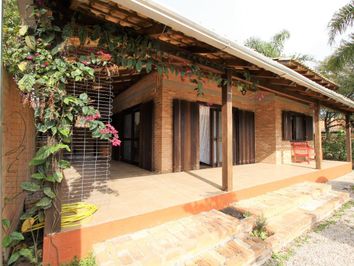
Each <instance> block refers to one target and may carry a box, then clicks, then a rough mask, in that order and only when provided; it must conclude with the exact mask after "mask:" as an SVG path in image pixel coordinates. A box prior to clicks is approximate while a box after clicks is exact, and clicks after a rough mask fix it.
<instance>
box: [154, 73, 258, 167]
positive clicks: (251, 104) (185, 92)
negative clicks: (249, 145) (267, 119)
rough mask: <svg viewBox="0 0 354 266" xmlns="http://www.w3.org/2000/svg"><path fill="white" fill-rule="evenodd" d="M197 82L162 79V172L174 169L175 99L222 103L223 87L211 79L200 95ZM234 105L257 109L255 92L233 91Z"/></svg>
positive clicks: (173, 78) (251, 109) (172, 78)
mask: <svg viewBox="0 0 354 266" xmlns="http://www.w3.org/2000/svg"><path fill="white" fill-rule="evenodd" d="M194 88H195V84H193V83H190V82H189V81H181V80H180V79H179V78H177V77H174V76H172V77H170V78H169V79H163V81H162V109H163V110H162V114H163V115H162V124H163V126H162V128H161V129H162V133H161V136H162V139H161V141H162V150H161V153H160V154H159V156H160V158H156V160H161V166H162V167H161V168H159V169H157V170H158V171H160V172H170V171H172V164H173V99H182V100H187V101H200V102H206V103H209V104H217V105H221V88H218V87H217V85H216V84H215V83H213V82H211V81H206V82H205V84H204V90H203V92H204V95H202V96H198V95H197V92H196V91H195V90H194ZM233 106H234V107H238V108H240V109H245V110H250V111H255V108H256V105H255V93H253V92H247V94H246V95H242V94H241V93H240V92H239V91H238V90H236V89H235V90H234V91H233Z"/></svg>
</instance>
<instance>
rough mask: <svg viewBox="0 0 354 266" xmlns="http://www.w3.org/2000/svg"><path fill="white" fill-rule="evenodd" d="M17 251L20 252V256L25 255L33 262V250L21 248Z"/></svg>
mask: <svg viewBox="0 0 354 266" xmlns="http://www.w3.org/2000/svg"><path fill="white" fill-rule="evenodd" d="M18 252H19V253H20V255H21V256H22V257H25V258H26V259H28V260H29V261H30V262H34V261H35V258H34V254H33V251H32V250H31V249H29V248H21V249H20V250H19V251H18Z"/></svg>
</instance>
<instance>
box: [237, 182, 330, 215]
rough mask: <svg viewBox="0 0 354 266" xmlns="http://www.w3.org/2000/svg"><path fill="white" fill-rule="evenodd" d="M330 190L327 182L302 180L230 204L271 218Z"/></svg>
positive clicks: (238, 208) (240, 209) (243, 210)
mask: <svg viewBox="0 0 354 266" xmlns="http://www.w3.org/2000/svg"><path fill="white" fill-rule="evenodd" d="M330 190H331V186H330V185H327V184H319V183H312V182H304V183H300V184H296V185H293V186H290V187H286V188H283V189H279V190H276V191H273V192H268V193H266V194H264V195H261V196H258V197H254V198H250V199H247V200H242V201H239V202H235V203H233V204H231V206H232V207H234V208H235V209H236V210H238V211H240V212H243V213H245V212H248V213H250V214H253V215H256V216H263V217H265V218H267V219H268V218H271V217H274V216H277V215H280V214H282V213H284V212H286V211H289V210H292V209H294V208H297V207H298V206H299V205H301V204H303V203H305V202H308V201H310V200H312V199H314V198H318V197H321V196H323V195H325V194H326V193H328V192H329V191H330Z"/></svg>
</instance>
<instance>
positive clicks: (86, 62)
mask: <svg viewBox="0 0 354 266" xmlns="http://www.w3.org/2000/svg"><path fill="white" fill-rule="evenodd" d="M82 63H83V64H84V65H85V66H87V65H88V64H90V62H89V61H86V60H84V61H82Z"/></svg>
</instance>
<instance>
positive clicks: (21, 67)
mask: <svg viewBox="0 0 354 266" xmlns="http://www.w3.org/2000/svg"><path fill="white" fill-rule="evenodd" d="M17 66H18V69H19V70H20V71H21V72H24V71H25V70H26V69H27V66H28V62H27V61H22V62H21V63H19V64H18V65H17Z"/></svg>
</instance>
